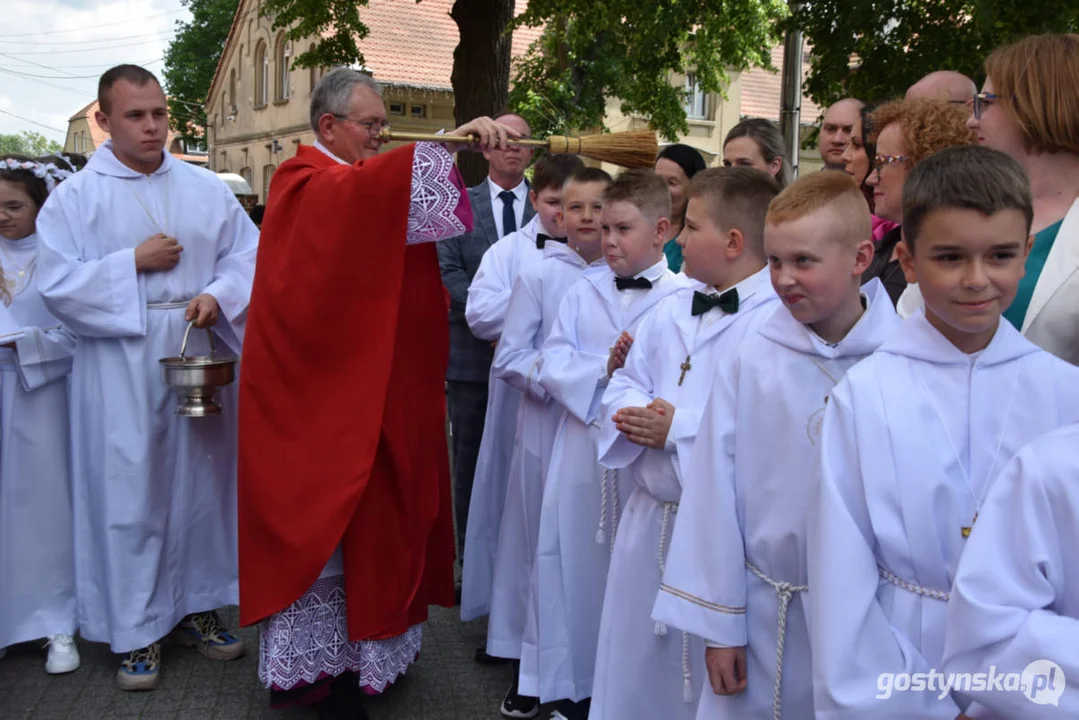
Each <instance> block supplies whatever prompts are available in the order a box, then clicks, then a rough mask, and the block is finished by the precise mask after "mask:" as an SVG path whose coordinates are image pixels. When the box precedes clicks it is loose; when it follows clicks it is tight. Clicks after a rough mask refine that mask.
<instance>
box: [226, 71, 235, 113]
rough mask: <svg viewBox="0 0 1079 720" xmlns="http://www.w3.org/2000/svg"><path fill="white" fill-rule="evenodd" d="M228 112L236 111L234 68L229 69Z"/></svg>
mask: <svg viewBox="0 0 1079 720" xmlns="http://www.w3.org/2000/svg"><path fill="white" fill-rule="evenodd" d="M227 110H228V111H229V113H234V112H236V68H232V69H231V70H229V106H228V108H227Z"/></svg>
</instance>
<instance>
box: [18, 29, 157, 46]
mask: <svg viewBox="0 0 1079 720" xmlns="http://www.w3.org/2000/svg"><path fill="white" fill-rule="evenodd" d="M170 32H172V30H162V31H160V32H158V33H152V34H155V35H161V34H163V33H170ZM145 37H146V33H139V34H138V35H119V36H116V37H100V38H94V39H93V40H46V41H45V42H24V41H19V40H4V44H5V45H33V46H37V47H41V46H42V45H93V44H95V43H111V42H118V41H120V40H134V39H135V38H145Z"/></svg>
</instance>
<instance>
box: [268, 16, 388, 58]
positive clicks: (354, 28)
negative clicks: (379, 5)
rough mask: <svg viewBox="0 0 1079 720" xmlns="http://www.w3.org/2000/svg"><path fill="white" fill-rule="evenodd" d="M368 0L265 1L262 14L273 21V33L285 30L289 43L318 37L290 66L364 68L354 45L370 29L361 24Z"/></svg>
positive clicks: (357, 49)
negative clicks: (363, 10) (361, 9)
mask: <svg viewBox="0 0 1079 720" xmlns="http://www.w3.org/2000/svg"><path fill="white" fill-rule="evenodd" d="M366 6H367V0H264V2H263V3H262V14H263V15H265V16H266V17H272V18H273V19H274V22H273V27H274V29H275V30H279V29H282V28H286V29H287V31H288V32H287V33H286V35H287V37H288V38H289V39H290V40H303V39H306V38H311V37H321V38H322V39H321V41H320V42H319V43H318V44H316V45H315V46H314V47H313V48H311V49H309V50H305V51H304V52H302V53H300V54H299V55H298V56H297V57H296V59H295V60H293V62H292V65H293V67H300V68H307V67H334V66H336V65H363V53H362V52H360V48H359V46H358V45H357V44H356V42H357V41H358V40H362V39H363V38H365V37H367V35H368V33H369V32H370V30H369V29H368V28H367V26H366V25H364V24H363V22H361V21H360V12H359V9H360V8H361V7H366Z"/></svg>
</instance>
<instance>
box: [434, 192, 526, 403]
mask: <svg viewBox="0 0 1079 720" xmlns="http://www.w3.org/2000/svg"><path fill="white" fill-rule="evenodd" d="M489 182H490V181H489V180H486V179H485V180H484V181H483V182H481V183H480V184H479V185H475V186H473V187H470V188H469V189H468V199H469V200H470V201H471V202H472V218H473V228H472V232H470V233H466V234H464V235H459V236H457V237H455V238H450V239H449V240H443V241H442V242H440V243H437V245H438V262H439V265H440V266H441V267H442V283H443V284H444V285H445V286H446V289H447V290H448V291H449V293H450V363H449V367H448V368H447V370H446V379H447V380H456V381H465V382H482V383H486V382H487V376H488V373H489V372H490V370H491V361H492V360H493V359H494V354H495V351H494V348H493V347H491V343H490V342H489V341H487V340H481V339H479V338H477V337H476V336H475V335H473V334H472V331H471V330H469V329H468V323H467V322H466V321H465V304H466V303H467V302H468V286H469V285H470V284H471V283H472V278H473V277H475V275H476V271H477V270H479V269H480V260H482V259H483V254H484V253H485V252H487V248H489V247H491V246H492V245H494V244H495V243H496V242H498V240H499V239H500V238H499V237H498V226H497V225H495V216H494V209H493V208H492V207H491V190H490V185H489V184H488V183H489ZM499 211H501V208H500V209H499ZM535 214H536V213H535V211H534V210H533V209H532V203H529V202H525V208H524V221H523V222H522V223H521V225H522V226H524V224H525V223H527V222H528V221H529V220H531V219H532V216H533V215H535Z"/></svg>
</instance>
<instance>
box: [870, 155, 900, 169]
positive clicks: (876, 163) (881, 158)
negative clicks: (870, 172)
mask: <svg viewBox="0 0 1079 720" xmlns="http://www.w3.org/2000/svg"><path fill="white" fill-rule="evenodd" d="M906 161H907V156H906V155H877V156H876V157H875V158H873V169H874V170H876V171H877V174H880V171H881V170H883V169H884V168H886V167H888V166H889V165H894V164H895V163H897V162H906Z"/></svg>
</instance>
